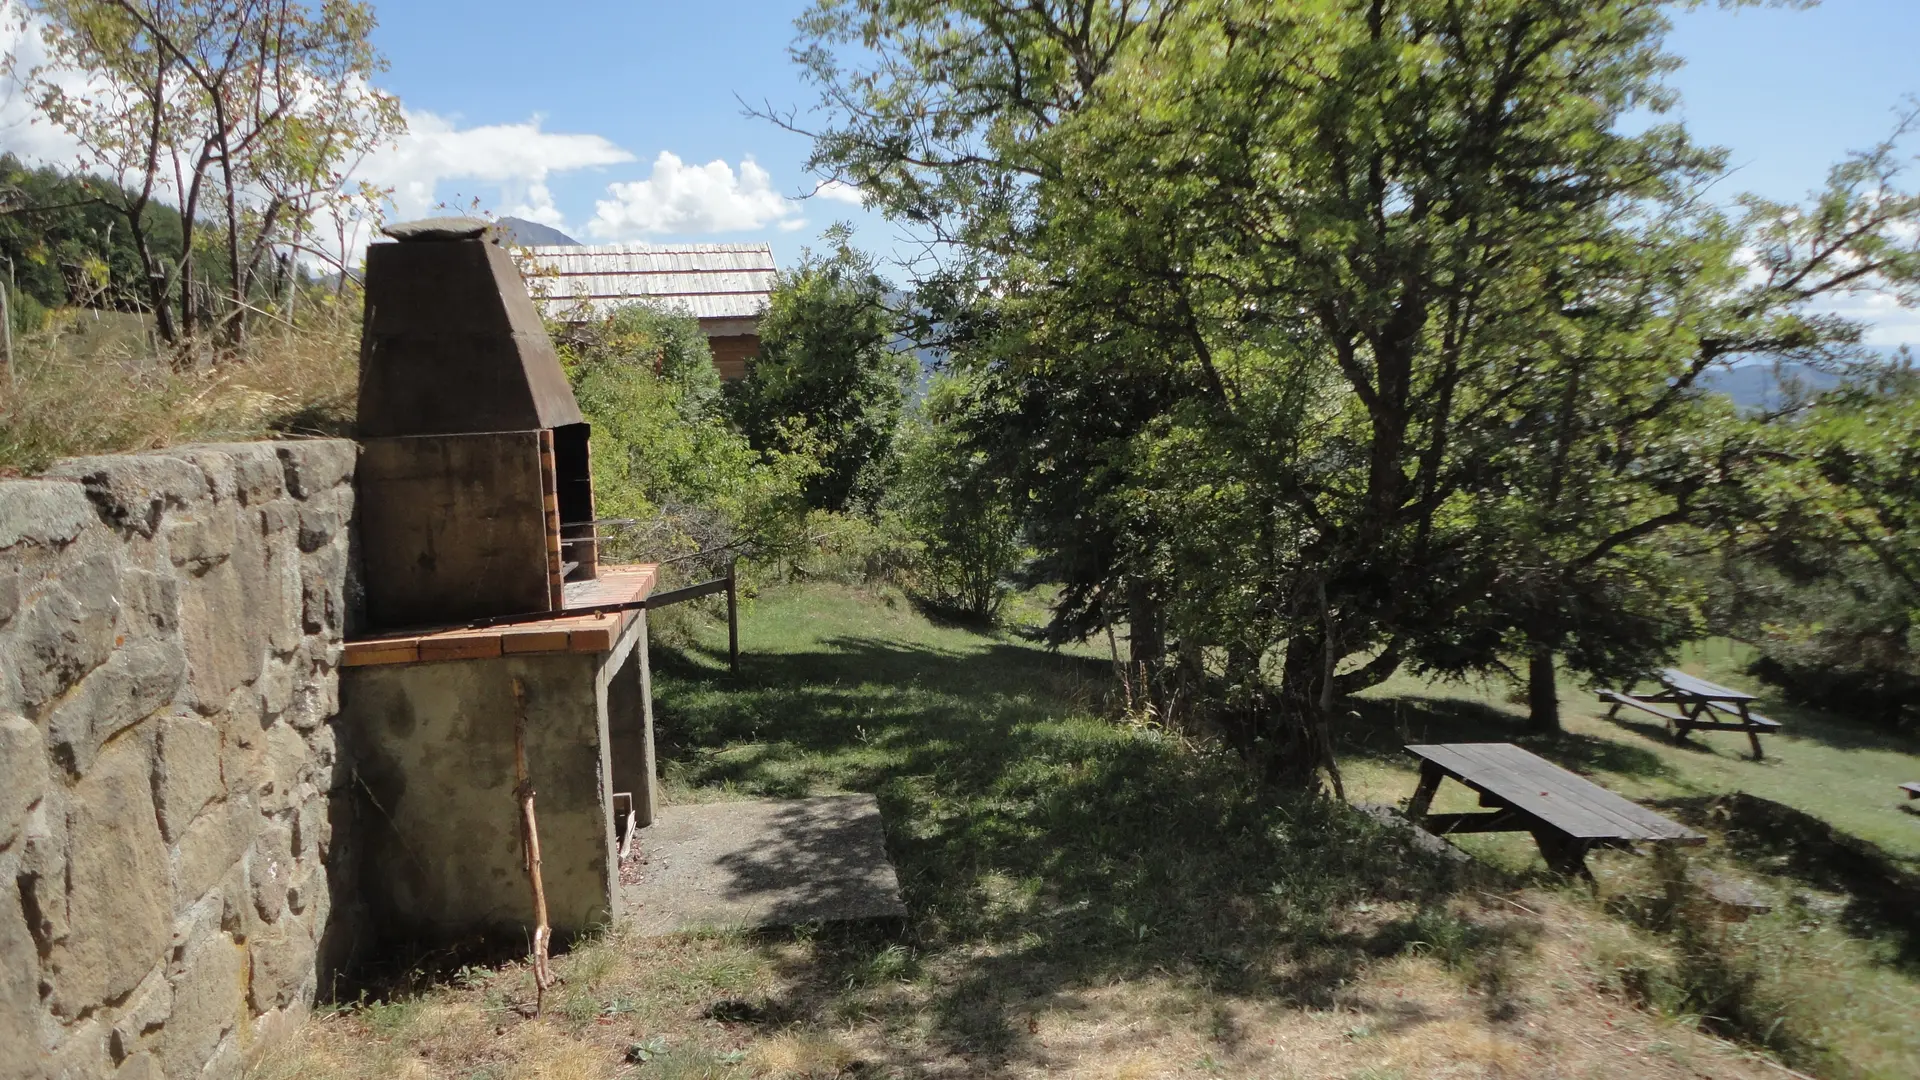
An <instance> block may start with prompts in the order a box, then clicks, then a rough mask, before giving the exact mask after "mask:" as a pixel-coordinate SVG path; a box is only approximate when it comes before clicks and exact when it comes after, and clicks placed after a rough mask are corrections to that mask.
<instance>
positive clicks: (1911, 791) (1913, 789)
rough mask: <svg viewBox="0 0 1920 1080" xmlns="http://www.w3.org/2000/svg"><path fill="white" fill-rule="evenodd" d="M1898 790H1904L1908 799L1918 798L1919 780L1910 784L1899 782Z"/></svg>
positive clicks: (1919, 797)
mask: <svg viewBox="0 0 1920 1080" xmlns="http://www.w3.org/2000/svg"><path fill="white" fill-rule="evenodd" d="M1900 790H1901V791H1904V792H1906V793H1907V798H1909V799H1920V780H1917V781H1915V782H1913V783H1911V784H1901V785H1900Z"/></svg>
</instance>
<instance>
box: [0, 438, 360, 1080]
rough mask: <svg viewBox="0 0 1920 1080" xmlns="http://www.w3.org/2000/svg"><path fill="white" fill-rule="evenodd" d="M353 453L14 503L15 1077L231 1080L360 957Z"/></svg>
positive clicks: (5, 600)
mask: <svg viewBox="0 0 1920 1080" xmlns="http://www.w3.org/2000/svg"><path fill="white" fill-rule="evenodd" d="M354 454H355V450H354V446H353V444H352V443H349V442H341V441H319V440H316V441H302V442H283V443H253V444H240V445H230V446H198V447H180V448H175V449H170V450H166V451H160V452H155V453H149V454H137V455H124V456H116V457H103V458H85V459H75V460H70V461H66V462H62V463H60V464H59V465H57V466H56V467H55V468H54V469H53V470H51V472H50V473H49V474H48V476H47V477H45V478H43V479H36V480H10V481H0V890H4V891H5V892H6V895H3V896H0V1048H4V1049H0V1078H12V1077H16V1076H20V1077H39V1076H52V1077H59V1076H72V1077H92V1076H107V1075H114V1076H121V1077H129V1078H132V1077H162V1076H164V1077H169V1078H173V1080H180V1078H184V1077H198V1076H211V1077H228V1076H234V1075H237V1074H238V1072H239V1071H240V1068H241V1066H242V1063H243V1062H244V1060H245V1059H246V1057H247V1054H248V1052H249V1050H250V1048H252V1047H255V1046H257V1045H260V1044H261V1043H262V1042H263V1040H265V1039H267V1038H268V1037H269V1036H271V1035H272V1034H273V1033H274V1031H275V1029H276V1028H277V1027H279V1026H283V1025H287V1024H289V1023H291V1022H295V1021H297V1020H298V1019H299V1018H300V1016H301V1015H303V1013H304V1011H305V1009H306V1008H307V1007H308V1005H309V1004H310V1003H311V1001H312V1000H313V995H314V993H315V991H316V988H317V986H318V983H319V981H320V979H321V978H322V977H323V975H322V972H323V971H325V970H327V969H329V968H331V967H333V966H334V965H336V964H338V963H340V962H341V961H342V960H343V959H344V953H345V952H346V950H349V949H351V947H352V944H353V943H352V941H351V935H349V934H347V933H346V929H345V928H346V927H349V926H351V925H353V920H352V919H350V918H345V917H343V915H344V914H346V913H345V912H344V911H343V912H335V911H334V910H333V907H334V904H333V898H334V897H335V896H336V895H338V896H341V897H346V896H350V895H352V890H351V883H350V882H349V881H347V880H346V878H347V876H348V875H349V874H350V872H351V871H350V867H351V865H352V862H353V859H352V857H351V853H349V852H345V851H343V850H341V848H342V846H343V845H344V843H345V839H346V837H347V835H348V834H349V833H350V831H351V830H348V829H345V828H344V827H343V819H342V817H341V814H342V813H343V812H344V811H343V809H341V808H344V807H346V806H348V805H350V803H351V800H350V799H348V798H347V797H346V795H345V792H344V790H343V789H344V786H345V784H346V782H347V773H346V770H345V769H343V768H341V767H340V764H339V761H338V755H337V753H336V744H335V732H334V716H335V714H336V713H337V711H338V705H339V682H338V679H337V677H336V674H335V667H336V664H337V663H338V660H339V653H340V642H341V636H342V631H343V624H344V622H345V621H346V608H347V602H348V596H347V591H346V590H347V579H348V565H349V557H348V535H347V533H348V529H347V526H348V521H349V518H350V515H351V512H352V500H353V493H352V487H351V476H352V472H353V466H354Z"/></svg>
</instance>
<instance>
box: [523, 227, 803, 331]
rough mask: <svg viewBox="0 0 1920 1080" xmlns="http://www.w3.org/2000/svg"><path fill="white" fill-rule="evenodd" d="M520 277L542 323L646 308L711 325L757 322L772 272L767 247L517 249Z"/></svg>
mask: <svg viewBox="0 0 1920 1080" xmlns="http://www.w3.org/2000/svg"><path fill="white" fill-rule="evenodd" d="M521 269H522V270H523V271H524V272H525V273H526V276H527V288H528V290H529V291H530V292H532V293H533V295H534V297H535V298H536V299H537V300H538V301H539V302H540V303H541V305H542V307H543V308H544V309H545V311H546V313H547V314H548V315H556V314H559V313H561V312H563V311H566V310H568V309H570V308H573V307H575V306H576V305H578V304H581V303H585V304H586V305H587V306H588V307H589V308H590V309H592V311H593V312H594V314H596V315H599V314H603V313H605V312H606V310H607V309H609V308H613V307H618V306H621V305H624V304H630V303H633V302H635V301H650V302H652V303H655V304H658V305H660V306H662V307H665V308H667V309H669V310H673V311H681V312H685V313H686V314H688V315H692V316H694V317H695V318H697V319H700V320H702V321H703V322H711V321H712V320H716V319H754V318H758V317H759V316H760V314H761V313H762V312H764V311H765V310H766V307H767V298H768V297H769V296H770V295H771V294H772V292H773V278H774V273H775V269H776V268H775V265H774V261H773V248H772V247H771V246H769V245H767V244H660V245H654V244H602V245H569V246H554V247H530V248H523V249H521ZM710 332H711V331H710ZM731 332H735V333H738V332H741V331H739V330H734V331H731Z"/></svg>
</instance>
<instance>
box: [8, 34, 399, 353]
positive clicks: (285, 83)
mask: <svg viewBox="0 0 1920 1080" xmlns="http://www.w3.org/2000/svg"><path fill="white" fill-rule="evenodd" d="M22 10H23V11H24V12H25V13H27V14H28V15H30V16H32V17H34V18H35V19H37V20H38V27H39V30H40V34H41V37H42V40H43V42H44V43H45V46H46V51H47V55H48V57H49V60H48V63H47V64H45V65H43V66H42V67H41V68H39V69H36V70H34V71H31V72H26V73H24V74H25V77H26V83H27V87H28V92H29V94H30V96H31V98H32V100H33V102H34V104H35V105H37V106H38V107H39V109H40V110H41V111H42V113H43V114H44V115H46V116H47V117H48V118H49V119H50V120H51V121H52V122H53V123H54V124H56V125H58V126H59V127H61V128H62V129H64V130H65V131H66V132H68V133H69V134H70V135H72V136H73V137H74V138H75V139H76V140H78V142H79V143H80V146H81V148H82V150H83V152H84V154H85V156H86V162H85V164H86V166H87V167H88V168H90V169H92V170H94V171H96V172H98V173H100V174H101V175H103V176H104V177H105V178H106V179H107V180H109V181H110V182H111V183H110V184H108V185H107V186H106V188H105V191H106V193H107V195H108V197H109V199H110V201H111V203H112V205H114V207H115V208H116V209H117V210H118V211H119V212H120V214H121V217H122V219H123V220H124V222H125V226H126V230H127V233H128V235H129V237H130V238H131V240H132V242H133V245H134V248H135V250H136V251H137V252H138V253H139V256H140V260H141V264H142V270H143V272H144V275H143V276H144V278H145V286H146V291H147V301H148V305H149V307H150V308H151V310H152V311H153V312H154V315H155V320H156V326H157V329H158V331H159V333H160V335H161V336H162V337H163V338H164V339H165V340H167V341H169V342H177V341H182V340H189V339H192V338H193V337H194V336H195V335H196V334H200V333H203V332H214V333H218V334H219V335H220V336H221V337H223V338H224V339H225V340H226V341H228V342H229V343H232V344H238V343H239V342H241V341H242V340H244V337H245V330H246V325H247V318H248V313H249V312H250V311H252V310H254V309H255V308H256V307H257V306H258V303H259V301H260V299H261V298H260V297H259V296H258V293H259V291H260V288H261V285H262V283H263V280H264V279H265V278H266V277H267V276H268V274H267V271H268V269H269V266H268V264H269V261H270V257H271V256H272V255H273V254H274V253H275V252H280V253H282V254H286V253H290V252H292V251H296V250H300V251H311V252H314V253H319V249H317V248H314V247H313V246H312V245H311V244H310V243H309V241H310V238H311V237H310V234H311V231H312V230H313V229H314V227H315V225H316V223H317V219H318V218H321V217H323V216H327V215H338V214H341V213H347V212H351V211H350V209H349V208H350V207H352V206H358V207H360V208H362V209H365V208H367V207H369V206H370V205H371V203H372V201H373V199H374V196H375V193H374V192H372V191H371V190H370V189H368V188H367V187H366V186H365V185H364V184H360V183H356V182H352V181H349V180H348V179H347V174H348V173H349V172H350V171H351V169H352V167H353V166H354V165H355V164H356V163H357V162H358V161H359V160H360V159H361V158H362V157H364V156H365V155H366V154H367V153H369V152H371V150H373V149H374V148H375V147H376V146H378V145H379V144H381V143H382V142H384V141H385V140H386V139H388V138H389V137H391V136H393V135H395V134H397V133H398V132H400V131H401V130H403V126H404V122H403V120H402V117H401V113H400V106H399V102H398V101H397V99H395V98H393V97H392V96H390V95H387V94H383V93H380V92H378V91H376V90H374V89H372V88H371V86H370V83H369V80H370V79H371V78H372V77H373V76H374V75H375V74H376V73H378V72H379V71H380V70H381V69H382V68H383V67H384V60H383V59H382V58H381V56H380V54H379V53H378V52H377V51H376V50H375V49H374V47H373V45H372V42H371V33H372V30H373V26H374V18H373V9H372V8H371V6H369V5H368V4H365V3H360V2H355V0H321V2H318V3H307V2H302V0H31V2H29V3H27V4H25V5H23V9H22ZM75 72H77V73H80V74H81V75H82V76H83V77H84V78H83V82H81V83H79V84H75V83H74V82H73V81H72V80H71V78H70V76H71V74H72V73H75ZM159 202H172V203H173V204H174V205H176V206H177V207H178V208H179V211H180V223H181V232H182V235H181V237H180V242H179V244H178V245H177V248H175V249H171V250H170V249H168V248H167V247H166V246H164V245H163V244H161V243H159V242H157V239H158V238H156V237H154V236H153V235H151V232H150V230H151V227H152V226H151V221H152V216H151V213H150V211H151V208H152V207H153V206H154V205H155V204H156V203H159ZM203 228H210V229H211V230H212V234H211V235H204V234H202V231H201V230H202V229H203ZM207 262H218V263H219V264H221V271H222V272H221V273H219V274H218V275H217V276H216V275H208V274H206V273H204V271H203V268H202V264H203V263H207ZM209 277H211V278H213V279H214V280H217V281H219V282H221V285H222V287H221V288H220V290H219V293H220V302H219V303H210V302H209V293H210V290H209V289H208V287H207V283H206V280H205V279H207V278H209ZM209 318H210V319H212V320H213V321H214V323H215V325H211V326H202V325H201V323H202V322H203V321H204V320H206V319H209Z"/></svg>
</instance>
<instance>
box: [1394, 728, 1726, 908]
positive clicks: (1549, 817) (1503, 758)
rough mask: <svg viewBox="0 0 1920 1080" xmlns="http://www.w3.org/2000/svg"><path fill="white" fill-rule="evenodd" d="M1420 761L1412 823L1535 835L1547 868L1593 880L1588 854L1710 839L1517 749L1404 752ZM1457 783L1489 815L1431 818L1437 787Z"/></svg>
mask: <svg viewBox="0 0 1920 1080" xmlns="http://www.w3.org/2000/svg"><path fill="white" fill-rule="evenodd" d="M1407 750H1408V752H1410V753H1412V754H1414V755H1415V756H1417V757H1419V758H1420V759H1421V761H1420V785H1419V787H1417V788H1415V789H1414V792H1413V798H1412V800H1411V801H1409V802H1408V804H1407V819H1408V820H1409V821H1411V822H1413V823H1414V824H1415V825H1418V826H1420V827H1422V828H1424V829H1426V830H1427V831H1429V832H1432V833H1437V834H1439V835H1441V836H1445V835H1447V834H1449V833H1475V832H1530V833H1532V834H1533V839H1534V842H1535V843H1536V844H1538V845H1539V846H1540V854H1541V856H1542V857H1544V858H1545V859H1546V860H1547V865H1548V866H1550V867H1552V868H1553V869H1554V870H1556V871H1558V872H1560V873H1563V874H1578V875H1580V876H1582V877H1589V878H1590V877H1592V876H1593V875H1592V874H1591V873H1590V872H1588V870H1587V863H1586V856H1587V852H1588V851H1591V850H1592V849H1594V848H1596V847H1627V846H1630V845H1632V844H1633V843H1634V842H1636V841H1647V842H1650V843H1656V844H1704V843H1706V841H1707V838H1706V837H1705V836H1702V835H1701V834H1699V833H1697V832H1694V831H1692V830H1691V829H1688V828H1685V827H1684V826H1681V825H1679V824H1677V823H1675V822H1672V821H1669V820H1667V819H1666V818H1663V817H1661V816H1660V815H1659V814H1656V813H1654V812H1653V811H1651V810H1648V809H1646V808H1645V807H1643V806H1639V805H1637V804H1635V803H1632V802H1629V801H1627V800H1626V799H1623V798H1621V797H1620V796H1618V795H1616V794H1614V793H1613V792H1611V791H1608V790H1607V789H1606V788H1603V787H1601V786H1600V785H1598V784H1596V783H1594V782H1593V781H1591V780H1588V779H1586V778H1584V777H1580V776H1575V775H1574V774H1573V773H1570V772H1568V771H1567V770H1565V769H1562V768H1561V767H1560V766H1558V765H1555V764H1553V763H1552V762H1550V761H1547V760H1545V759H1544V758H1540V757H1537V756H1535V755H1533V754H1530V753H1528V752H1527V751H1525V750H1522V749H1520V748H1519V747H1517V746H1515V745H1513V744H1512V743H1440V744H1428V745H1417V746H1409V747H1407ZM1447 778H1452V779H1453V780H1455V781H1456V782H1458V783H1460V784H1464V785H1465V786H1467V787H1469V788H1472V789H1473V790H1474V791H1476V792H1478V793H1479V795H1480V805H1481V806H1485V807H1491V808H1492V809H1491V811H1490V812H1488V813H1479V814H1433V813H1428V808H1429V807H1431V806H1432V805H1433V795H1434V792H1435V791H1437V790H1438V789H1439V787H1440V781H1442V780H1444V779H1447Z"/></svg>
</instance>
